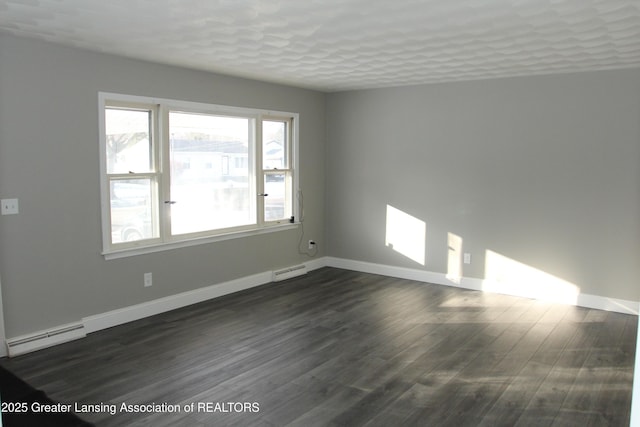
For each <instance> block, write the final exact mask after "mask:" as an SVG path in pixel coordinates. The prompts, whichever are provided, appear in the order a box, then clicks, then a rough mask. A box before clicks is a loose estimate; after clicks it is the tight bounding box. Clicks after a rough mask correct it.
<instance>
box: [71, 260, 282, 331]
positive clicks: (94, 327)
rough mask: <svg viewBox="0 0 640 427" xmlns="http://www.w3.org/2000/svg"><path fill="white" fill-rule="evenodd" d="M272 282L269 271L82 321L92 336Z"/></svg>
mask: <svg viewBox="0 0 640 427" xmlns="http://www.w3.org/2000/svg"><path fill="white" fill-rule="evenodd" d="M269 282H271V272H270V271H267V272H264V273H258V274H254V275H252V276H246V277H242V278H240V279H235V280H231V281H228V282H224V283H219V284H217V285H212V286H207V287H205V288H200V289H195V290H193V291H188V292H182V293H179V294H176V295H171V296H168V297H164V298H159V299H156V300H153V301H148V302H144V303H141V304H136V305H131V306H129V307H124V308H120V309H117V310H112V311H108V312H106V313H102V314H97V315H95V316H89V317H85V318H84V319H82V321H83V323H84V325H85V328H86V329H87V332H88V333H92V332H96V331H99V330H101V329H107V328H111V327H113V326H117V325H122V324H124V323H129V322H133V321H134V320H140V319H144V318H145V317H150V316H155V315H156V314H160V313H165V312H167V311H171V310H175V309H178V308H182V307H186V306H188V305H192V304H197V303H199V302H203V301H207V300H210V299H212V298H217V297H221V296H223V295H228V294H231V293H234V292H238V291H242V290H245V289H249V288H253V287H256V286H260V285H264V284H266V283H269Z"/></svg>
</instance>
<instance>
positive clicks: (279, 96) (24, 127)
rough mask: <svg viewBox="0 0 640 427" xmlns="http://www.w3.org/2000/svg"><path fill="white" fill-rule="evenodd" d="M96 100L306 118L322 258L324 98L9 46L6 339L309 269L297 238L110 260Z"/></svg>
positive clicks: (36, 45) (0, 227)
mask: <svg viewBox="0 0 640 427" xmlns="http://www.w3.org/2000/svg"><path fill="white" fill-rule="evenodd" d="M98 91H107V92H118V93H126V94H132V95H143V96H156V97H164V98H172V99H181V100H188V101H196V102H209V103H215V104H225V105H235V106H242V107H253V108H263V109H274V110H282V111H292V112H297V113H299V114H300V126H301V133H300V169H301V175H300V186H301V188H302V189H303V191H304V196H305V197H304V201H305V212H306V218H305V219H306V222H305V231H306V233H307V236H308V238H313V239H316V240H317V241H318V243H319V245H318V247H319V256H322V255H323V254H324V248H325V245H324V241H323V230H324V217H323V212H324V210H323V206H324V170H325V165H324V152H325V148H324V144H325V95H324V94H322V93H319V92H314V91H308V90H302V89H295V88H289V87H285V86H278V85H271V84H265V83H260V82H255V81H250V80H243V79H237V78H232V77H225V76H219V75H213V74H209V73H203V72H197V71H188V70H184V69H179V68H175V67H169V66H162V65H156V64H151V63H145V62H141V61H135V60H129V59H123V58H118V57H113V56H108V55H103V54H98V53H91V52H86V51H82V50H78V49H71V48H65V47H60V46H56V45H53V44H48V43H44V42H38V41H33V40H28V39H23V38H16V37H11V36H4V35H3V36H0V196H1V197H2V198H13V197H15V198H19V200H20V214H19V215H16V216H3V217H0V273H1V275H2V293H3V295H2V296H3V299H4V314H5V318H6V332H7V334H6V335H7V337H14V336H17V335H21V334H24V333H29V332H33V331H37V330H41V329H44V328H47V327H51V326H57V325H61V324H64V323H68V322H74V321H78V320H80V319H81V318H82V317H84V316H89V315H93V314H98V313H103V312H106V311H109V310H113V309H116V308H120V307H125V306H130V305H133V304H137V303H141V302H145V301H149V300H152V299H156V298H160V297H164V296H168V295H173V294H176V293H179V292H184V291H189V290H193V289H197V288H200V287H203V286H208V285H213V284H216V283H220V282H223V281H227V280H231V279H234V278H239V277H243V276H247V275H250V274H255V273H260V272H264V271H268V270H271V269H274V268H278V267H283V266H290V265H294V264H297V263H299V262H301V261H305V260H306V259H307V258H306V256H301V255H299V254H298V252H297V242H298V237H299V233H298V231H297V230H292V231H286V232H282V233H271V234H265V235H260V236H255V237H250V238H243V239H237V240H230V241H224V242H220V243H215V244H207V245H201V246H194V247H189V248H184V249H176V250H171V251H166V252H161V253H155V254H149V255H141V256H136V257H130V258H126V259H118V260H111V261H105V260H104V259H103V257H102V256H101V255H100V251H101V233H100V202H99V188H100V186H99V179H100V177H99V171H98V161H99V155H98ZM145 272H153V279H154V284H153V286H152V287H151V288H144V287H143V273H145Z"/></svg>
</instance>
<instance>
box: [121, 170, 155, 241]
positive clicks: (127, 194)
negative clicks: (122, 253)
mask: <svg viewBox="0 0 640 427" xmlns="http://www.w3.org/2000/svg"><path fill="white" fill-rule="evenodd" d="M110 186H111V198H110V200H111V242H112V243H121V242H130V241H134V240H142V239H150V238H153V237H158V235H157V232H156V231H155V228H156V227H154V226H153V216H154V215H153V206H154V204H153V197H152V182H151V180H150V179H130V180H117V181H116V180H113V181H111V182H110Z"/></svg>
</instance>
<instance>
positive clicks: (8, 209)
mask: <svg viewBox="0 0 640 427" xmlns="http://www.w3.org/2000/svg"><path fill="white" fill-rule="evenodd" d="M0 203H2V215H16V214H17V213H18V212H19V210H18V199H2V200H1V201H0Z"/></svg>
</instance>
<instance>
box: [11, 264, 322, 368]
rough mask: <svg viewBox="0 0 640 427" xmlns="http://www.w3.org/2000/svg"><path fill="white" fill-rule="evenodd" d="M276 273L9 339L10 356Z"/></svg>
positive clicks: (236, 289) (221, 293)
mask: <svg viewBox="0 0 640 427" xmlns="http://www.w3.org/2000/svg"><path fill="white" fill-rule="evenodd" d="M325 265H326V260H325V258H324V257H320V258H314V259H310V260H308V261H306V262H305V263H304V266H305V271H312V270H317V269H318V268H322V267H324V266H325ZM272 278H273V271H266V272H263V273H258V274H253V275H251V276H245V277H241V278H239V279H235V280H230V281H227V282H223V283H218V284H215V285H211V286H207V287H204V288H200V289H195V290H192V291H187V292H182V293H179V294H176V295H171V296H168V297H164V298H159V299H156V300H153V301H147V302H144V303H141V304H135V305H132V306H128V307H123V308H120V309H117V310H112V311H108V312H106V313H100V314H96V315H93V316H88V317H85V318H83V319H82V320H81V321H80V322H78V323H74V324H69V325H62V326H56V327H52V328H50V329H47V330H44V331H38V332H34V333H31V334H27V335H22V336H19V337H13V338H9V339H7V340H6V348H5V349H3V350H5V351H7V352H8V355H9V356H10V357H12V356H17V355H20V354H25V353H29V352H32V351H36V350H41V349H43V348H47V347H52V346H54V345H58V344H62V343H65V342H68V341H71V340H75V339H79V338H84V337H85V336H86V334H90V333H92V332H97V331H100V330H102V329H107V328H111V327H114V326H118V325H122V324H125V323H129V322H133V321H135V320H140V319H143V318H146V317H150V316H154V315H156V314H161V313H165V312H167V311H171V310H176V309H178V308H182V307H186V306H189V305H192V304H197V303H200V302H204V301H207V300H210V299H213V298H218V297H221V296H224V295H228V294H232V293H234V292H239V291H242V290H245V289H249V288H253V287H256V286H261V285H265V284H267V283H271V282H272Z"/></svg>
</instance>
